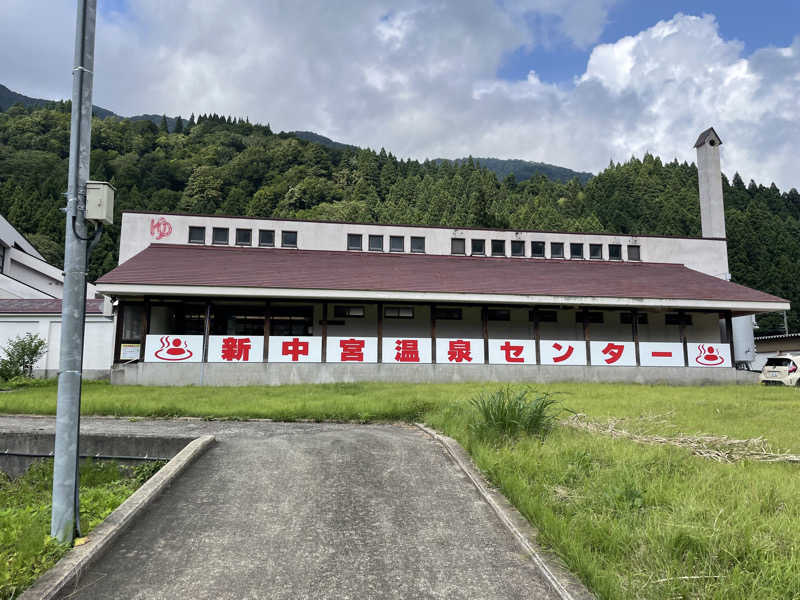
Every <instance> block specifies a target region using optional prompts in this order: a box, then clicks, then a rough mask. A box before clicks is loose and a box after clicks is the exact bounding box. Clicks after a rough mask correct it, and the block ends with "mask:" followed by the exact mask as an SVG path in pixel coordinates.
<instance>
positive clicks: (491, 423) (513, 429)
mask: <svg viewBox="0 0 800 600" xmlns="http://www.w3.org/2000/svg"><path fill="white" fill-rule="evenodd" d="M529 393H530V390H528V389H514V388H512V387H511V386H505V387H501V388H499V389H497V390H494V391H492V392H481V393H480V394H478V395H477V396H475V397H474V398H472V399H471V400H470V404H471V405H472V406H473V407H474V408H475V409H476V412H475V414H474V415H473V419H472V422H471V423H470V430H471V431H472V433H474V434H475V435H477V436H478V437H479V438H482V439H486V438H497V437H500V438H514V437H517V436H519V435H521V434H527V435H533V436H537V437H539V438H541V439H544V438H545V437H546V436H547V434H548V433H550V431H551V430H552V429H553V427H554V426H555V425H556V423H557V420H558V412H559V411H558V410H557V409H556V405H557V404H558V401H557V400H556V399H555V398H554V397H553V395H552V394H549V393H544V394H541V395H539V396H536V397H535V398H533V399H530V398H528V394H529Z"/></svg>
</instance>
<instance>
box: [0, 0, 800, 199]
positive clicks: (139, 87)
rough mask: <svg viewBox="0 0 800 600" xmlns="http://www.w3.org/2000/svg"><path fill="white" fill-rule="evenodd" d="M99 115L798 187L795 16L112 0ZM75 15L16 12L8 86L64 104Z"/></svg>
mask: <svg viewBox="0 0 800 600" xmlns="http://www.w3.org/2000/svg"><path fill="white" fill-rule="evenodd" d="M98 10H99V16H98V24H97V25H98V29H97V43H96V59H95V88H94V101H95V104H98V105H100V106H103V107H105V108H109V109H111V110H113V111H115V112H117V113H118V114H121V115H133V114H141V113H159V114H160V113H166V114H169V115H177V114H181V115H183V116H184V117H186V116H188V115H189V114H190V113H192V112H195V113H203V112H216V113H221V114H232V115H237V116H245V115H246V116H249V118H250V120H251V121H259V122H269V123H270V124H271V125H272V128H273V130H276V131H278V130H287V131H288V130H297V129H303V130H311V131H315V132H317V133H321V134H323V135H326V136H328V137H331V138H333V139H335V140H338V141H342V142H347V143H351V144H356V145H359V146H369V147H372V148H376V149H377V148H380V147H385V148H386V149H387V150H389V151H391V152H393V153H394V154H395V155H397V156H400V157H414V158H418V159H424V158H426V157H428V158H433V157H447V158H455V157H460V156H465V155H468V154H471V155H473V156H496V157H500V158H522V159H527V160H535V161H544V162H550V163H554V164H558V165H563V166H566V167H570V168H573V169H578V170H588V171H595V172H596V171H598V170H601V169H602V168H604V167H605V166H606V165H607V164H608V162H609V160H611V159H613V160H615V161H623V160H626V159H627V158H629V157H630V156H631V155H636V156H641V155H642V154H643V153H645V152H648V151H649V152H652V153H654V154H657V155H659V156H661V157H662V158H664V159H666V160H671V159H672V158H674V157H678V158H679V159H681V160H683V159H686V160H689V161H691V160H693V158H694V151H693V148H692V145H693V143H694V141H695V139H696V137H697V134H698V133H699V132H700V131H701V130H703V129H705V128H706V127H708V126H710V125H713V126H714V127H715V129H716V130H717V132H718V133H719V135H720V137H721V138H722V140H723V142H724V145H723V170H724V171H725V172H726V173H728V174H730V175H732V174H733V172H734V171H737V170H738V171H739V172H740V173H741V174H742V176H743V177H744V178H745V180H749V179H751V178H752V179H755V180H756V181H758V182H760V183H764V184H769V183H770V182H772V181H774V182H775V183H777V184H778V185H779V186H780V187H781V188H782V189H789V188H791V187H797V188H800V172H799V170H798V162H797V149H798V147H799V146H800V2H796V1H795V0H772V1H770V2H751V1H749V0H741V1H739V0H719V1H703V0H695V1H689V0H686V1H679V0H676V1H672V0H660V1H659V2H640V1H637V0H494V1H492V0H485V1H479V0H430V1H422V0H420V1H413V0H411V1H407V2H393V1H388V0H367V1H363V2H360V1H356V0H348V1H336V0H295V1H284V0H272V1H267V0H98ZM74 27H75V1H74V0H73V1H67V0H2V3H0V55H1V56H3V67H2V71H1V72H0V83H3V84H4V85H6V86H8V87H9V88H11V89H13V90H15V91H18V92H21V93H24V94H27V95H30V96H36V97H44V98H68V97H69V95H70V93H71V67H72V55H73V41H74Z"/></svg>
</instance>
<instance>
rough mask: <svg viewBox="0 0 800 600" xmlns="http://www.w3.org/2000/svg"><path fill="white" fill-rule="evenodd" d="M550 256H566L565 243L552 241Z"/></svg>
mask: <svg viewBox="0 0 800 600" xmlns="http://www.w3.org/2000/svg"><path fill="white" fill-rule="evenodd" d="M550 258H564V244H563V243H562V242H550Z"/></svg>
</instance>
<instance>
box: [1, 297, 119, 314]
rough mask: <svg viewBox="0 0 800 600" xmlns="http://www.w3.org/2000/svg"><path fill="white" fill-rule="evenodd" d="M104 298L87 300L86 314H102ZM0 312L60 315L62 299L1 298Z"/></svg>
mask: <svg viewBox="0 0 800 600" xmlns="http://www.w3.org/2000/svg"><path fill="white" fill-rule="evenodd" d="M102 312H103V300H102V299H100V300H94V299H92V300H87V301H86V314H90V315H91V314H97V315H99V314H101V313H102ZM0 314H28V315H60V314H61V300H59V299H58V298H56V299H50V298H25V299H18V298H15V299H11V300H5V299H4V300H0Z"/></svg>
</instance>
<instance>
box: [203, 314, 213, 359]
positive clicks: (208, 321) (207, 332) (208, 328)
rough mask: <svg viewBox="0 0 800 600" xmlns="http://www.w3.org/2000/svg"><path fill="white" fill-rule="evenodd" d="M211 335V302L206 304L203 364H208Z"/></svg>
mask: <svg viewBox="0 0 800 600" xmlns="http://www.w3.org/2000/svg"><path fill="white" fill-rule="evenodd" d="M210 335H211V302H206V316H205V318H204V319H203V362H204V363H207V362H208V338H209V336H210Z"/></svg>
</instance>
